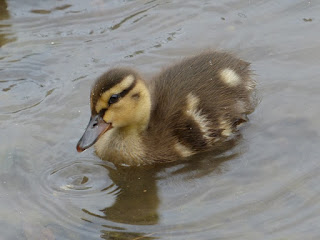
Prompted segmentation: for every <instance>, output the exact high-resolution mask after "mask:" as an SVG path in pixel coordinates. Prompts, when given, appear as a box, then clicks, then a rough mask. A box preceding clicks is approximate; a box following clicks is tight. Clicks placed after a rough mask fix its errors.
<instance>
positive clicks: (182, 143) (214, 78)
mask: <svg viewBox="0 0 320 240" xmlns="http://www.w3.org/2000/svg"><path fill="white" fill-rule="evenodd" d="M254 88H255V82H254V81H253V80H252V79H251V77H250V70H249V64H248V63H247V62H245V61H243V60H240V59H238V58H235V57H233V56H232V55H230V54H228V53H220V52H214V51H210V52H207V53H203V54H200V55H197V56H195V57H191V58H188V59H185V60H183V61H182V62H180V63H177V64H175V65H173V66H171V67H168V68H166V69H164V70H163V71H162V72H161V73H160V74H159V75H157V76H156V77H154V78H153V79H151V80H150V81H147V82H145V81H144V80H142V78H141V77H140V76H139V74H138V73H136V72H135V71H133V70H130V69H122V68H117V69H112V70H110V71H108V72H107V73H105V74H103V75H102V76H101V77H100V78H98V79H97V81H96V82H95V84H94V85H93V88H92V90H91V98H90V99H91V112H92V117H91V120H90V123H89V125H88V127H87V130H86V132H85V134H84V135H83V137H82V138H81V139H80V141H79V143H78V145H77V149H78V151H83V150H84V149H86V148H88V147H90V146H91V145H92V144H94V143H95V149H96V153H97V155H98V156H99V157H101V158H103V159H106V160H109V161H111V162H114V163H116V164H128V165H139V164H148V163H155V162H168V161H175V160H179V159H182V158H186V157H189V156H192V155H194V154H196V153H199V152H204V151H209V150H213V149H215V148H216V147H217V146H220V145H221V143H223V142H224V141H226V140H228V139H230V138H232V137H233V136H234V134H236V133H237V131H238V129H237V126H238V125H239V124H240V123H242V122H246V121H247V115H248V114H249V113H251V112H252V111H253V110H254V107H255V100H254V96H253V92H254Z"/></svg>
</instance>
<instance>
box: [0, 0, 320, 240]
mask: <svg viewBox="0 0 320 240" xmlns="http://www.w3.org/2000/svg"><path fill="white" fill-rule="evenodd" d="M319 21H320V2H319V1H313V0H310V1H301V0H299V1H298V0H286V1H250V0H233V1H230V0H226V1H208V0H207V1H184V0H172V1H170V0H168V1H161V0H151V1H142V0H137V1H129V0H122V1H118V0H110V1H103V0H93V1H85V0H78V1H71V0H60V1H49V0H44V1H41V2H40V1H34V0H33V1H32V0H27V1H23V0H17V1H13V0H10V1H9V0H8V1H5V0H0V47H1V48H0V233H1V236H0V239H10V240H11V239H28V240H29V239H30V240H31V239H32V240H34V239H49V240H51V239H77V240H78V239H101V238H102V239H135V240H137V239H174V240H178V239H181V240H182V239H183V240H185V239H277V240H284V239H290V240H292V239H299V240H300V239H320V184H319V182H320V174H319V173H320V163H319V155H320V141H319V140H320V137H319V134H320V107H319V104H320V94H319V93H320V70H319V65H320V41H319V39H320V27H319V23H320V22H319ZM206 48H213V49H218V50H224V49H226V50H229V51H231V52H234V53H235V54H237V55H238V56H240V57H242V58H243V59H245V60H247V61H250V62H251V63H252V68H253V69H254V73H255V78H256V79H257V81H258V89H259V94H260V97H261V103H260V104H259V106H258V108H257V110H256V111H255V112H254V113H253V114H252V115H251V116H250V123H249V124H248V125H247V126H246V127H245V128H244V129H243V132H242V133H243V136H242V140H241V141H240V142H239V143H238V144H237V145H236V146H235V147H234V148H232V149H230V150H229V151H227V152H225V153H223V154H222V155H219V156H217V155H205V156H199V157H198V159H196V160H195V161H192V162H189V163H178V164H175V165H169V166H163V167H156V168H151V169H143V168H123V169H115V168H114V167H113V166H112V164H109V163H107V162H103V161H101V160H100V159H99V158H97V157H96V156H95V155H94V153H93V151H92V150H89V151H86V152H84V153H83V154H78V153H77V152H76V150H75V144H76V142H77V140H78V139H79V137H80V136H81V134H82V132H83V130H84V128H85V126H86V124H87V121H88V119H89V101H88V98H89V89H90V86H91V84H92V81H93V80H94V79H95V78H96V77H97V76H98V75H100V74H101V73H103V72H104V71H106V70H107V69H108V68H110V67H114V66H120V65H121V66H130V67H133V68H136V69H138V70H139V71H140V72H141V73H142V74H143V75H144V76H145V77H146V78H148V77H150V76H152V75H153V74H155V73H157V72H159V71H160V70H161V69H162V67H163V66H167V65H169V64H170V63H172V62H175V61H177V60H179V59H182V58H183V57H187V56H191V55H193V54H195V53H198V52H200V51H202V50H203V49H206Z"/></svg>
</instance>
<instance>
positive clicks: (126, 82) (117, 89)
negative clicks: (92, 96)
mask: <svg viewBox="0 0 320 240" xmlns="http://www.w3.org/2000/svg"><path fill="white" fill-rule="evenodd" d="M133 82H134V76H133V75H131V74H130V75H128V76H126V77H125V78H124V79H123V80H122V81H121V82H120V83H118V84H116V85H115V86H114V87H112V88H110V89H109V90H107V91H105V92H104V93H103V94H102V95H101V97H100V98H99V100H98V101H97V104H96V106H95V108H96V111H97V112H99V111H100V110H101V109H103V108H107V107H108V106H107V105H108V104H107V103H108V101H109V98H110V97H111V95H112V94H117V93H121V92H122V91H123V90H125V89H126V88H128V87H130V86H131V84H133Z"/></svg>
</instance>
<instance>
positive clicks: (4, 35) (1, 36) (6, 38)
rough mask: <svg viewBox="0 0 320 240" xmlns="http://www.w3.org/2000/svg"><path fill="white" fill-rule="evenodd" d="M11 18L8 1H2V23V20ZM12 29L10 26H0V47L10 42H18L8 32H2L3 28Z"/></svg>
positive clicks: (0, 8)
mask: <svg viewBox="0 0 320 240" xmlns="http://www.w3.org/2000/svg"><path fill="white" fill-rule="evenodd" d="M9 18H10V14H9V11H8V4H7V2H6V0H0V21H1V20H5V19H9ZM8 27H11V25H10V24H1V25H0V32H1V33H0V47H2V46H3V45H5V44H7V43H9V42H13V41H15V40H16V38H14V37H11V34H10V33H9V34H8V32H9V31H8V30H5V31H1V28H8Z"/></svg>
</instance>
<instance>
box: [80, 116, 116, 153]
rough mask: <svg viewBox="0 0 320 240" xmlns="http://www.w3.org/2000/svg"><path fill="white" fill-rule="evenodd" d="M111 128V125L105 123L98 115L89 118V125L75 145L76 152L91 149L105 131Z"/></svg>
mask: <svg viewBox="0 0 320 240" xmlns="http://www.w3.org/2000/svg"><path fill="white" fill-rule="evenodd" d="M111 128H112V124H111V123H106V122H105V121H104V120H103V118H102V117H101V116H100V115H95V116H91V118H90V121H89V124H88V126H87V128H86V130H85V132H84V134H83V135H82V137H81V138H80V140H79V142H78V144H77V151H78V152H83V151H84V150H86V149H87V148H89V147H91V146H92V145H93V144H95V142H96V141H97V140H98V139H99V137H101V136H102V134H104V133H105V132H106V131H108V130H109V129H111Z"/></svg>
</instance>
